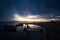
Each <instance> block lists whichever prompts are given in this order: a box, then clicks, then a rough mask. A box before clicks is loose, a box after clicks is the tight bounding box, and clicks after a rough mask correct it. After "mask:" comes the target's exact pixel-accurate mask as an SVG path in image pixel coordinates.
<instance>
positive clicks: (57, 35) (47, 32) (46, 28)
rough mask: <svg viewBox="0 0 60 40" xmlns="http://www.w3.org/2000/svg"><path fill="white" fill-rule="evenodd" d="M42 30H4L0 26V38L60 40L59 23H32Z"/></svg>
mask: <svg viewBox="0 0 60 40" xmlns="http://www.w3.org/2000/svg"><path fill="white" fill-rule="evenodd" d="M34 24H36V25H39V26H41V27H42V30H43V31H35V30H34V31H29V32H27V31H24V30H20V31H5V30H2V29H3V28H2V29H1V28H0V40H60V23H49V22H47V23H34Z"/></svg>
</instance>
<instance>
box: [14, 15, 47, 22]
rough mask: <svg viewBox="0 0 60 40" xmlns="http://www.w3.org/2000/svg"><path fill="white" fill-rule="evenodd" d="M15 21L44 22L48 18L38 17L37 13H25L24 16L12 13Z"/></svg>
mask: <svg viewBox="0 0 60 40" xmlns="http://www.w3.org/2000/svg"><path fill="white" fill-rule="evenodd" d="M14 16H15V18H14V20H15V21H26V22H46V21H48V20H46V19H42V18H38V15H27V16H25V17H23V16H19V15H14Z"/></svg>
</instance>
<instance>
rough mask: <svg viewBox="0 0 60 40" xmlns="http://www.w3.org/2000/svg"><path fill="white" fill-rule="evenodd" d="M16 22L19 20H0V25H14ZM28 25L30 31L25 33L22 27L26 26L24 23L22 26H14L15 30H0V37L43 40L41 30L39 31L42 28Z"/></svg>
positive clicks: (14, 39)
mask: <svg viewBox="0 0 60 40" xmlns="http://www.w3.org/2000/svg"><path fill="white" fill-rule="evenodd" d="M17 23H19V22H0V26H1V25H4V24H8V25H15V24H17ZM28 26H29V27H30V28H31V30H32V31H31V32H28V33H27V32H25V31H23V28H24V27H26V25H25V24H23V26H22V27H20V26H18V27H17V28H16V30H17V31H16V32H5V31H2V32H0V38H2V39H4V40H5V39H6V40H12V39H13V40H43V32H41V31H40V29H42V28H41V27H40V26H39V25H34V24H28ZM0 29H1V28H0Z"/></svg>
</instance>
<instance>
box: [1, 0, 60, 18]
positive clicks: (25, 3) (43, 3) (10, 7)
mask: <svg viewBox="0 0 60 40" xmlns="http://www.w3.org/2000/svg"><path fill="white" fill-rule="evenodd" d="M24 11H25V14H27V12H30V13H31V14H33V15H43V16H44V15H45V17H46V18H47V17H48V16H49V15H51V14H52V15H55V16H56V15H60V0H0V19H2V18H12V17H13V15H14V14H15V12H17V13H18V14H20V15H23V14H24Z"/></svg>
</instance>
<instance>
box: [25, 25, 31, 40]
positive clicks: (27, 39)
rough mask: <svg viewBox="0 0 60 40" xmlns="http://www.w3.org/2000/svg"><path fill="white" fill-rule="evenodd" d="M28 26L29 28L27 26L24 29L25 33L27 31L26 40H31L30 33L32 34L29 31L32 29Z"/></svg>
mask: <svg viewBox="0 0 60 40" xmlns="http://www.w3.org/2000/svg"><path fill="white" fill-rule="evenodd" d="M26 25H27V26H26V28H24V31H25V32H26V34H27V36H26V40H29V33H30V31H29V29H30V27H29V26H28V24H26Z"/></svg>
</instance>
